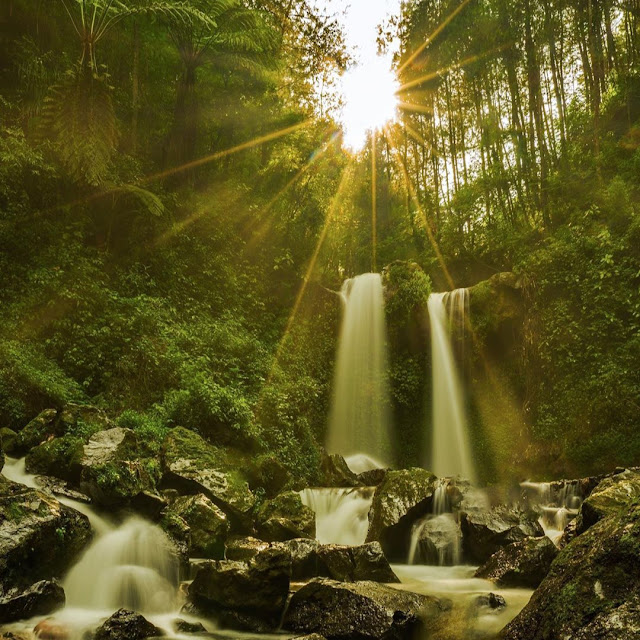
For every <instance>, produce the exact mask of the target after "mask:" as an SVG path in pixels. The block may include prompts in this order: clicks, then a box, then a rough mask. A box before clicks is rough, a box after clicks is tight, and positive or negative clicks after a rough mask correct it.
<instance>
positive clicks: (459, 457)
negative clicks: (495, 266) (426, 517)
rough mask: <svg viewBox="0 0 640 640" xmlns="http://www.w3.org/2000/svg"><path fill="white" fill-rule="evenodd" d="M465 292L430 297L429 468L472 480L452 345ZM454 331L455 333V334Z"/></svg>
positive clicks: (462, 325) (461, 319)
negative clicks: (430, 388)
mask: <svg viewBox="0 0 640 640" xmlns="http://www.w3.org/2000/svg"><path fill="white" fill-rule="evenodd" d="M468 295H469V292H468V290H467V289H458V290H456V291H453V292H451V293H434V294H432V295H431V296H430V297H429V302H428V308H429V319H430V323H431V353H432V377H433V412H432V416H433V438H432V450H431V464H430V465H429V467H430V469H431V470H432V471H433V472H434V473H435V474H436V475H437V476H440V477H443V478H444V477H453V476H461V477H463V478H466V479H467V480H470V481H472V482H473V481H474V480H475V475H476V474H475V468H474V465H473V460H472V457H471V447H470V444H469V437H468V433H467V416H466V409H465V399H464V394H463V392H462V385H461V382H460V374H459V372H458V365H457V364H456V359H455V356H454V349H453V345H452V337H451V334H452V328H455V329H456V330H457V331H460V330H462V331H464V329H465V324H466V321H467V310H468ZM457 331H456V332H457Z"/></svg>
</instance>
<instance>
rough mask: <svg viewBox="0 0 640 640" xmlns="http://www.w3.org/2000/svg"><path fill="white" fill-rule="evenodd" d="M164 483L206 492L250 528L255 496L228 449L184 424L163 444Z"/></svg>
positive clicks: (186, 490)
mask: <svg viewBox="0 0 640 640" xmlns="http://www.w3.org/2000/svg"><path fill="white" fill-rule="evenodd" d="M162 467H163V484H164V485H165V486H166V487H167V488H174V489H177V490H178V491H180V492H182V493H187V494H199V493H203V494H204V495H206V496H207V497H208V498H209V499H210V500H211V501H212V502H213V503H214V504H215V505H216V506H217V507H219V508H220V509H222V511H224V512H225V513H226V514H227V516H229V518H230V519H231V522H232V525H235V526H236V527H237V528H240V529H245V530H248V529H250V527H251V514H252V511H253V507H254V505H255V497H254V495H253V494H252V493H251V491H250V490H249V486H248V484H247V481H246V480H245V477H244V475H243V474H242V472H241V471H240V468H241V467H240V466H239V462H238V461H237V460H233V459H232V458H230V453H229V452H228V451H225V450H222V449H219V448H217V447H214V446H212V445H210V444H209V443H207V442H206V441H205V440H203V439H202V438H201V437H200V436H199V435H198V434H196V433H194V432H193V431H189V430H187V429H183V428H181V427H176V428H175V429H172V430H171V432H170V433H169V435H168V436H167V438H166V440H165V442H164V443H163V446H162Z"/></svg>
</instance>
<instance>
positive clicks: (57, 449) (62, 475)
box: [25, 435, 84, 485]
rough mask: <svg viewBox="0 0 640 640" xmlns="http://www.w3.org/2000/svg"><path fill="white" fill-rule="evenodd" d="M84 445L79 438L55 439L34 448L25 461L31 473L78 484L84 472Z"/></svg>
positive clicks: (65, 437) (63, 437)
mask: <svg viewBox="0 0 640 640" xmlns="http://www.w3.org/2000/svg"><path fill="white" fill-rule="evenodd" d="M83 456H84V443H83V441H82V439H81V438H78V437H77V436H70V435H67V436H62V437H60V438H53V439H51V440H48V441H47V442H43V443H42V444H40V445H38V446H36V447H34V448H33V449H31V451H29V453H28V454H27V458H26V461H25V464H26V470H27V471H28V472H29V473H34V474H39V475H43V476H53V477H56V478H59V479H60V480H65V481H67V482H72V483H74V484H76V485H77V484H78V483H79V482H80V472H81V471H82V459H83Z"/></svg>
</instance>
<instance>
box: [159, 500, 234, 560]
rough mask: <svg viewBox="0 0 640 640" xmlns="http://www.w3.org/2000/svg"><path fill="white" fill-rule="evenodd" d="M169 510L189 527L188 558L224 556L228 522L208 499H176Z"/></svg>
mask: <svg viewBox="0 0 640 640" xmlns="http://www.w3.org/2000/svg"><path fill="white" fill-rule="evenodd" d="M168 511H169V512H170V513H171V514H175V515H176V516H178V517H180V518H182V519H183V520H184V521H185V522H186V524H187V525H188V527H189V542H188V546H189V556H190V557H192V558H211V559H214V560H221V559H222V558H223V557H224V550H225V542H226V540H227V538H228V536H229V531H230V526H229V519H228V518H227V516H226V514H225V513H224V511H222V510H221V509H219V508H218V507H216V505H215V504H213V502H211V500H209V498H207V496H205V495H203V494H198V495H197V496H184V497H181V498H178V499H177V500H175V501H174V502H173V503H172V504H171V506H170V507H168Z"/></svg>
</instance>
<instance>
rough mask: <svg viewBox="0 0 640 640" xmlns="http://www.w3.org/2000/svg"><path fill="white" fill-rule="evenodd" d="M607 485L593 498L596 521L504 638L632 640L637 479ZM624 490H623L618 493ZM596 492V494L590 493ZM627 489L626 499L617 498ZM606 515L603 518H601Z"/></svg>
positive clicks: (639, 573)
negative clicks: (596, 509)
mask: <svg viewBox="0 0 640 640" xmlns="http://www.w3.org/2000/svg"><path fill="white" fill-rule="evenodd" d="M619 482H620V484H619V486H618V489H619V491H618V490H615V489H614V487H613V485H612V484H611V483H609V482H607V484H605V485H604V487H602V492H603V494H602V497H601V501H598V499H597V496H595V493H596V492H595V491H594V493H593V494H592V497H595V498H596V500H594V504H598V505H599V507H598V510H599V511H600V515H601V517H600V519H599V520H598V521H597V522H595V524H592V525H591V526H590V527H589V528H588V529H587V530H586V531H585V532H584V533H582V534H580V535H578V536H576V537H575V538H574V539H573V540H572V541H571V542H569V543H568V544H567V545H566V547H565V548H564V549H562V550H561V551H560V553H559V554H558V556H557V558H556V559H555V561H554V562H553V564H552V565H551V569H550V571H549V574H548V575H547V577H546V578H545V579H544V580H543V582H542V584H541V585H540V586H539V587H538V589H537V590H536V591H535V592H534V594H533V597H532V598H531V601H530V602H529V604H528V605H527V606H526V607H525V608H524V609H523V611H522V612H521V613H520V615H519V616H517V617H516V618H515V619H514V620H513V621H512V622H511V623H510V624H509V625H508V626H507V627H506V629H505V630H504V631H503V632H502V635H501V637H502V638H504V639H506V640H563V639H564V638H571V639H572V640H577V639H579V640H586V639H587V638H588V639H589V640H596V639H599V640H604V639H605V638H606V639H607V640H609V639H611V640H613V638H615V639H616V640H627V639H630V638H633V639H634V640H637V638H638V634H639V630H640V618H639V617H638V601H639V598H640V542H639V541H640V504H638V501H637V498H636V497H635V496H637V491H638V489H639V487H638V479H637V478H636V479H635V480H634V481H633V482H631V478H630V476H627V477H624V478H621V479H619ZM623 487H624V489H623ZM596 491H597V490H596ZM624 491H628V494H627V501H626V502H625V501H624V499H623V493H624ZM605 514H606V515H605Z"/></svg>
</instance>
